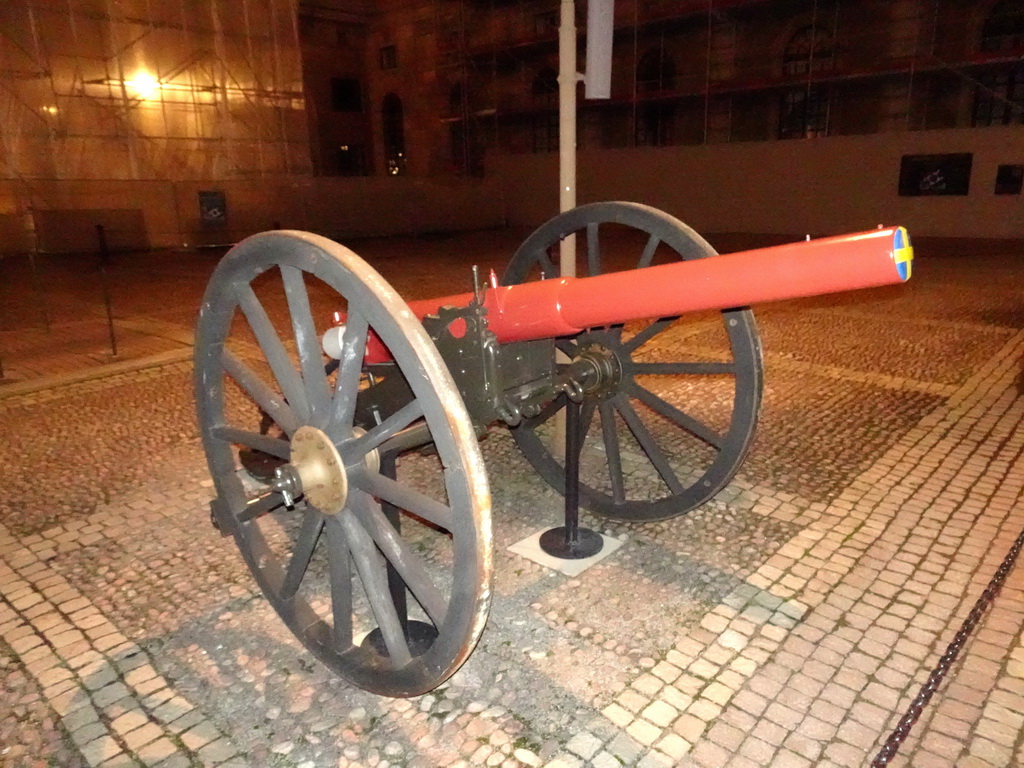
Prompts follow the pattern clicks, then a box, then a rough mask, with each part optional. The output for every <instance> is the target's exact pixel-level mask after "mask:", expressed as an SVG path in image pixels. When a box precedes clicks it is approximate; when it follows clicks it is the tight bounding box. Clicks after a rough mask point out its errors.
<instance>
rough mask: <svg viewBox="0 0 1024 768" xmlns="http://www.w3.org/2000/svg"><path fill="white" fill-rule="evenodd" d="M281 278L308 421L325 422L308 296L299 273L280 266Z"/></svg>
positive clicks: (326, 397)
mask: <svg viewBox="0 0 1024 768" xmlns="http://www.w3.org/2000/svg"><path fill="white" fill-rule="evenodd" d="M281 279H282V281H283V282H284V293H285V298H287V300H288V312H289V314H290V315H291V320H292V330H293V331H294V333H295V346H296V348H297V349H298V353H299V364H300V367H301V368H302V380H303V382H304V384H305V388H306V397H307V400H308V402H309V408H310V418H311V419H312V420H313V421H314V422H315V423H317V424H323V423H324V421H325V420H326V419H327V410H328V407H329V405H330V398H331V395H330V389H329V387H328V385H327V375H326V374H325V373H324V355H323V352H322V351H321V349H320V336H319V335H318V334H317V332H316V323H315V322H314V321H313V311H312V310H311V309H310V306H309V293H308V291H307V290H306V281H305V279H304V278H303V274H302V270H300V269H296V268H295V267H290V266H287V265H285V264H282V265H281Z"/></svg>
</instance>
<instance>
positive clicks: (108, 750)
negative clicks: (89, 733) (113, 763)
mask: <svg viewBox="0 0 1024 768" xmlns="http://www.w3.org/2000/svg"><path fill="white" fill-rule="evenodd" d="M81 750H82V756H83V757H84V758H85V760H86V762H88V763H89V765H90V766H99V765H102V764H104V763H105V762H107V761H109V760H111V759H112V758H115V757H117V756H119V755H121V754H122V753H123V750H122V749H121V746H120V745H119V744H118V743H117V742H116V741H114V739H112V738H111V737H110V736H101V737H100V738H98V739H95V740H94V741H90V742H89V743H88V744H86V745H85V746H83V747H81Z"/></svg>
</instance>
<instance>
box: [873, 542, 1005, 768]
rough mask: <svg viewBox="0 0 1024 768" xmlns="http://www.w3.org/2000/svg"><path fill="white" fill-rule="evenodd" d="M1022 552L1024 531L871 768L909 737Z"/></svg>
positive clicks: (884, 763)
mask: <svg viewBox="0 0 1024 768" xmlns="http://www.w3.org/2000/svg"><path fill="white" fill-rule="evenodd" d="M1022 548H1024V531H1021V532H1020V535H1019V536H1017V540H1016V541H1015V542H1013V546H1012V547H1010V551H1009V552H1007V553H1006V557H1005V559H1004V560H1003V562H1002V565H1000V566H999V569H998V570H997V571H996V573H995V575H994V576H993V577H992V580H991V581H990V582H989V583H988V586H987V587H985V591H984V592H982V593H981V597H979V598H978V600H977V602H976V603H975V604H974V607H973V608H972V609H971V612H970V613H969V614H968V615H967V618H966V619H965V620H964V623H963V624H962V625H960V631H959V632H957V633H956V635H955V636H954V637H953V640H952V641H951V642H950V644H949V645H948V646H947V647H946V652H945V653H944V654H942V658H940V659H939V662H938V664H936V665H935V669H933V670H932V673H931V674H930V675H928V680H926V681H925V684H924V685H922V686H921V690H920V691H919V692H918V694H917V697H916V698H915V699H914V700H913V701H912V702H911V704H910V706H909V707H908V708H907V711H906V713H905V714H904V715H903V717H902V718H900V721H899V723H897V725H896V728H895V729H893V732H892V733H891V734H889V738H888V739H887V740H886V742H885V744H883V745H882V748H881V749H880V750H879V751H878V755H876V756H875V759H874V760H873V761H872V762H871V768H885V766H887V765H888V764H889V761H890V760H892V759H893V757H895V756H896V751H897V750H898V749H899V748H900V745H901V744H902V743H903V741H904V740H905V739H906V738H907V736H908V735H909V734H910V729H911V728H912V727H913V725H914V723H916V722H917V719H918V718H919V717H920V716H921V711H922V710H923V709H924V708H925V706H926V705H927V704H928V702H929V701H930V700H931V698H932V694H934V693H935V691H936V690H937V689H938V687H939V685H940V684H941V683H942V680H943V678H945V676H946V672H948V671H949V668H950V667H951V666H953V662H954V661H956V657H957V656H958V655H959V654H960V650H961V649H962V648H963V646H964V643H965V642H967V638H968V637H970V636H971V633H972V632H973V631H974V628H975V627H976V626H977V625H978V622H979V621H981V617H982V615H983V614H984V613H985V611H986V610H988V608H989V606H991V605H992V601H993V600H994V599H995V597H996V595H998V594H999V590H1000V589H1002V587H1003V583H1004V582H1005V581H1006V577H1007V576H1008V575H1009V574H1010V571H1012V570H1013V566H1014V565H1015V564H1016V562H1017V555H1019V554H1020V551H1021V549H1022Z"/></svg>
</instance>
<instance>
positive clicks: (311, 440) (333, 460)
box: [290, 426, 348, 515]
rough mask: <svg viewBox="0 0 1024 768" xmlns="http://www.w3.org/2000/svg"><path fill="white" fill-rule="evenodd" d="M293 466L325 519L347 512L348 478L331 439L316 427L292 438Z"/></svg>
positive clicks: (305, 492)
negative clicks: (327, 516)
mask: <svg viewBox="0 0 1024 768" xmlns="http://www.w3.org/2000/svg"><path fill="white" fill-rule="evenodd" d="M290 463H291V465H292V467H293V468H294V469H295V472H296V473H297V474H298V476H299V480H300V482H301V483H302V493H303V494H304V495H305V497H306V500H307V501H308V502H309V503H310V504H312V505H313V506H314V507H316V508H317V509H318V510H320V511H321V512H322V513H323V514H325V515H336V514H338V513H339V512H341V510H342V509H344V508H345V501H346V499H347V498H348V476H347V475H346V474H345V465H344V463H343V462H342V460H341V456H340V455H339V454H338V449H337V448H335V447H334V443H332V442H331V439H330V438H329V437H328V436H327V435H326V434H324V433H323V432H321V431H320V430H319V429H317V428H316V427H308V426H306V427H299V428H298V429H297V430H295V434H294V435H293V436H292V445H291V456H290Z"/></svg>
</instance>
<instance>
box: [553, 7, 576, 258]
mask: <svg viewBox="0 0 1024 768" xmlns="http://www.w3.org/2000/svg"><path fill="white" fill-rule="evenodd" d="M579 79H580V77H579V73H578V72H577V71H576V8H575V3H574V0H562V5H561V19H560V20H559V25H558V210H559V212H560V213H564V212H565V211H569V210H572V209H573V208H575V207H576V83H577V81H578V80H579ZM559 265H560V268H561V273H562V277H574V276H575V275H576V235H569V236H568V237H566V238H565V239H564V240H562V242H561V245H560V246H559Z"/></svg>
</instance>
